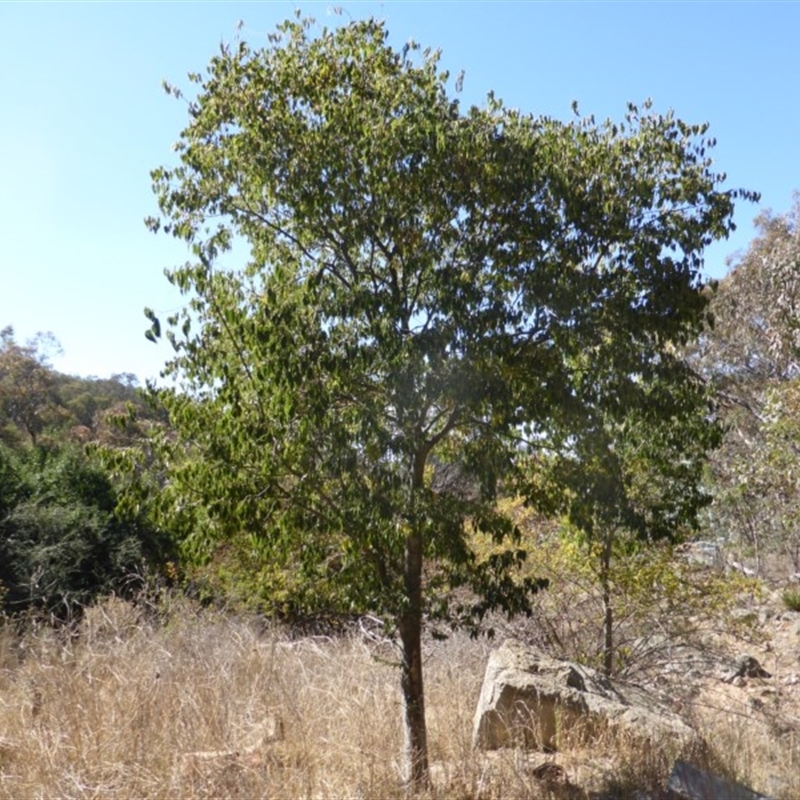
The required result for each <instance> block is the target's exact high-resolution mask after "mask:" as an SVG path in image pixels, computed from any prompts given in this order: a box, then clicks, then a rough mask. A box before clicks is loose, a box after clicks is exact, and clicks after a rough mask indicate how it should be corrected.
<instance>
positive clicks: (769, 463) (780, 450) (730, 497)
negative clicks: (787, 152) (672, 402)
mask: <svg viewBox="0 0 800 800" xmlns="http://www.w3.org/2000/svg"><path fill="white" fill-rule="evenodd" d="M756 224H757V227H758V235H757V236H756V238H755V239H754V240H753V242H752V243H751V244H750V246H749V247H748V249H747V250H746V251H745V252H744V253H743V254H740V255H739V256H738V257H737V258H736V259H734V260H732V261H731V262H730V266H731V271H730V273H729V274H728V276H727V277H726V278H725V279H724V280H723V281H722V282H721V283H720V285H719V287H718V289H717V291H716V292H715V293H714V295H713V299H712V302H711V311H712V313H713V316H714V320H715V324H714V327H713V329H712V330H709V331H707V332H706V333H705V334H704V335H703V336H702V337H701V339H700V340H699V343H698V345H697V346H696V348H695V349H694V352H693V358H694V360H695V364H696V367H697V369H698V371H700V372H701V374H703V375H704V377H705V378H706V379H707V380H708V381H709V383H710V385H711V386H712V387H713V388H714V390H715V391H716V393H717V395H718V397H719V400H720V403H721V409H722V412H723V421H724V423H725V426H726V435H725V439H724V443H723V446H722V447H721V448H720V450H719V451H718V452H717V453H716V454H715V456H714V458H713V461H712V477H713V480H714V485H715V494H716V500H715V503H714V505H713V506H712V507H711V509H710V515H711V519H710V521H711V524H712V525H714V526H715V527H716V528H717V529H718V530H720V531H722V532H723V533H724V534H726V535H727V536H728V537H729V538H731V539H733V540H736V539H738V540H740V541H742V542H744V543H746V544H747V545H749V546H750V547H752V548H753V550H754V553H755V556H756V565H757V567H758V564H759V562H760V553H761V551H762V550H763V549H766V550H776V549H784V550H785V552H786V554H787V555H790V557H791V558H792V561H793V563H794V565H795V569H800V539H798V536H797V533H796V519H797V518H798V513H799V512H800V509H798V507H797V500H796V497H797V482H796V478H795V477H794V476H795V475H796V474H797V469H798V459H797V454H798V449H797V437H796V435H795V434H796V424H795V423H794V420H795V419H796V415H797V408H798V406H797V402H798V397H797V381H798V377H800V373H799V372H798V363H799V362H798V355H799V354H800V317H798V313H800V281H798V276H800V196H797V197H796V199H795V203H794V206H793V208H792V209H791V210H790V212H789V213H787V214H781V215H777V214H773V213H772V212H770V211H766V212H764V213H762V214H761V215H760V216H759V217H758V218H757V220H756Z"/></svg>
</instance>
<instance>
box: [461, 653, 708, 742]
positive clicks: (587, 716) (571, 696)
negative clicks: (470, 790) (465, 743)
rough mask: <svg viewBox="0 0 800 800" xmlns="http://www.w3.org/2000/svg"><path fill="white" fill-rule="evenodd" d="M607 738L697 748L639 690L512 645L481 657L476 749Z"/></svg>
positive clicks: (686, 730) (693, 738)
mask: <svg viewBox="0 0 800 800" xmlns="http://www.w3.org/2000/svg"><path fill="white" fill-rule="evenodd" d="M609 733H610V734H612V735H623V736H625V737H626V738H629V739H631V740H634V741H635V742H636V743H637V744H640V745H645V744H650V745H652V746H654V747H657V748H659V749H663V747H664V746H665V745H667V744H669V743H672V744H673V745H674V746H675V749H676V751H677V752H681V753H682V752H691V751H693V750H695V751H696V750H699V749H701V748H702V747H703V742H702V740H701V739H700V737H699V736H698V735H697V733H696V732H695V731H694V730H693V729H692V728H690V727H689V726H688V725H686V724H685V723H684V722H683V720H681V718H680V717H678V716H677V715H676V714H674V713H672V712H671V711H669V710H668V709H666V708H665V707H663V706H662V704H660V703H659V702H658V701H657V699H656V698H655V697H654V695H653V694H652V693H649V692H647V691H646V690H644V689H642V688H640V687H636V686H631V685H627V684H621V683H617V682H612V681H610V680H609V679H608V678H606V677H605V676H603V675H601V674H600V673H598V672H596V671H595V670H593V669H590V668H588V667H583V666H580V665H578V664H573V663H571V662H568V661H560V660H558V659H554V658H551V657H549V656H547V655H545V654H544V653H542V652H540V651H538V650H536V649H535V648H532V647H530V646H528V645H525V644H524V643H522V642H519V641H516V640H509V641H507V642H505V643H504V644H503V645H502V646H501V647H500V648H498V649H497V650H495V651H494V652H493V653H492V654H491V656H490V657H489V663H488V664H487V667H486V674H485V677H484V681H483V688H482V690H481V696H480V700H479V702H478V708H477V711H476V713H475V722H474V728H473V741H474V744H475V746H476V747H478V748H481V749H486V750H491V749H496V748H499V747H507V746H522V747H525V748H529V749H539V750H545V751H552V750H556V749H558V748H560V747H563V746H564V744H565V743H566V742H567V741H576V740H583V741H585V740H587V739H588V740H591V739H592V738H593V737H597V736H601V735H604V734H609Z"/></svg>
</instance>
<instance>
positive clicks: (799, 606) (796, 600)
mask: <svg viewBox="0 0 800 800" xmlns="http://www.w3.org/2000/svg"><path fill="white" fill-rule="evenodd" d="M781 599H782V600H783V604H784V605H785V606H786V608H788V609H789V610H790V611H800V591H798V590H797V589H786V590H785V591H784V593H783V594H782V595H781Z"/></svg>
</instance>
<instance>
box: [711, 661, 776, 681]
mask: <svg viewBox="0 0 800 800" xmlns="http://www.w3.org/2000/svg"><path fill="white" fill-rule="evenodd" d="M771 677H772V673H770V672H767V671H766V670H765V669H764V668H763V667H762V666H761V664H760V663H759V662H758V659H757V658H755V657H754V656H751V655H743V656H740V657H739V659H738V660H737V662H736V667H735V668H734V670H733V672H731V673H729V674H728V676H727V677H726V678H723V680H724V681H725V683H733V684H734V685H735V686H741V684H742V681H739V682H737V680H736V679H737V678H771Z"/></svg>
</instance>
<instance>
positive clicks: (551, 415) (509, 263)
mask: <svg viewBox="0 0 800 800" xmlns="http://www.w3.org/2000/svg"><path fill="white" fill-rule="evenodd" d="M311 24H312V23H311V22H309V21H297V22H287V23H285V24H283V25H282V26H279V30H278V31H277V32H276V33H275V34H273V35H271V37H270V45H269V47H268V48H267V49H264V50H252V49H251V48H250V47H248V45H247V44H246V43H244V42H240V43H238V44H237V45H236V46H234V47H230V48H229V47H223V48H222V51H221V53H220V55H218V56H217V57H215V58H214V59H212V61H211V63H210V65H209V68H208V71H207V73H206V74H205V75H200V74H195V75H191V76H190V80H191V81H192V82H193V83H194V84H196V85H197V86H198V95H197V97H196V98H195V99H193V100H191V101H190V102H189V106H188V110H189V123H188V125H187V127H186V129H185V130H184V131H183V132H182V134H181V138H180V141H179V142H178V144H177V146H176V150H177V152H178V156H179V159H180V163H179V165H178V166H176V167H173V168H160V169H157V170H155V171H154V172H153V180H154V189H155V192H156V194H157V196H158V200H159V205H160V209H161V217H159V218H152V219H150V220H149V225H150V227H151V228H152V229H153V230H159V229H163V230H164V231H166V232H167V233H169V234H171V235H173V236H176V237H177V238H179V239H181V240H183V241H185V242H186V243H187V244H188V245H189V246H190V247H191V251H192V253H193V257H194V261H193V262H191V263H189V264H187V265H185V266H183V267H178V268H176V269H174V270H171V271H170V272H169V273H168V275H169V278H170V280H171V281H172V282H173V283H174V284H175V285H176V286H178V287H179V289H180V290H181V291H182V292H184V293H186V294H187V295H190V297H191V299H190V301H189V305H188V307H187V308H186V310H185V311H184V312H183V313H179V314H176V315H175V316H173V317H171V318H170V319H169V320H167V323H166V325H165V326H164V328H163V330H162V325H161V321H160V320H159V319H157V318H156V316H155V315H154V314H153V312H151V311H148V312H147V313H148V316H149V318H150V320H151V322H152V328H151V330H150V331H149V336H150V337H151V338H152V339H158V338H159V336H160V335H161V334H162V332H163V333H164V334H165V335H166V337H167V338H168V339H169V340H170V341H171V343H172V344H173V347H174V348H175V351H176V352H175V356H174V358H173V360H172V361H171V362H170V363H169V364H168V366H167V368H166V375H167V376H171V377H173V378H175V379H176V380H178V381H179V388H163V389H161V390H159V391H158V392H157V394H158V397H159V399H160V400H161V401H162V402H163V403H164V405H165V406H166V408H167V409H168V411H169V414H170V421H171V424H172V425H174V426H175V428H176V430H177V431H178V433H179V435H180V440H179V441H172V442H170V441H168V440H166V439H164V438H162V439H161V442H160V444H161V445H162V447H163V448H164V458H165V463H166V464H168V479H167V480H166V482H165V484H164V487H165V490H164V491H161V492H160V493H159V495H158V497H157V498H156V506H155V507H156V509H157V510H160V512H161V513H163V514H164V515H165V517H166V518H170V517H174V515H176V514H177V515H178V517H179V518H180V519H181V520H182V524H184V523H185V524H186V526H187V527H191V521H192V519H193V515H196V519H197V522H198V523H199V530H200V531H201V532H202V534H201V535H202V536H203V537H206V536H208V537H217V538H220V537H221V538H226V537H234V538H235V537H241V536H245V537H250V538H251V540H252V542H253V543H254V545H256V544H257V545H258V546H259V547H261V548H262V549H263V551H264V552H265V553H267V554H268V555H269V557H270V558H271V559H274V561H275V562H276V563H278V564H281V563H287V562H289V563H291V564H292V565H293V568H295V569H296V570H298V571H299V574H300V575H302V577H303V580H304V581H307V582H308V583H309V585H311V586H314V585H318V584H324V583H328V582H330V578H331V574H332V573H333V575H334V576H335V578H336V584H337V586H338V587H339V592H340V597H341V601H342V602H343V603H351V604H354V605H355V607H358V608H361V607H365V606H367V607H369V608H371V609H372V610H373V611H374V612H375V613H379V614H381V615H384V616H385V617H386V618H388V619H389V620H391V621H393V623H394V624H395V625H396V628H397V631H398V633H399V636H400V640H401V643H402V649H403V661H402V669H401V682H402V688H403V695H404V701H405V720H406V731H407V735H408V738H407V745H408V747H407V765H408V768H409V777H410V779H411V782H412V784H413V785H414V786H417V787H418V786H419V785H421V784H422V783H424V782H425V781H426V780H427V748H426V744H425V724H424V702H423V691H422V667H421V658H422V655H421V647H420V630H421V625H422V621H423V619H424V618H433V619H436V618H443V619H448V620H450V621H452V622H453V623H454V624H455V625H460V624H463V625H468V626H470V627H473V628H477V626H478V625H479V623H480V621H481V619H482V617H483V616H484V614H485V613H486V612H487V611H489V610H491V609H494V608H499V609H503V610H505V611H508V612H511V613H513V612H522V611H527V610H529V609H530V595H531V592H532V591H534V590H535V589H536V588H537V587H538V585H539V584H538V583H537V582H536V580H535V579H532V578H527V579H519V580H515V579H514V575H513V571H514V568H516V567H518V566H519V565H520V564H522V563H523V561H524V558H525V552H524V550H523V549H522V548H520V547H519V546H517V545H515V544H514V543H516V542H518V540H519V532H518V530H517V529H516V528H515V526H514V524H513V521H512V520H511V519H510V518H509V517H507V516H506V515H503V514H502V513H499V512H498V511H497V508H496V504H495V500H496V497H497V490H498V486H500V485H505V486H506V487H507V488H510V489H511V490H519V491H522V492H524V493H526V494H528V495H530V497H531V499H532V501H533V502H542V503H543V504H545V505H546V504H547V502H549V500H548V498H546V497H544V496H542V495H541V494H537V488H536V484H535V481H534V482H531V479H530V475H531V472H530V470H531V468H532V467H533V466H535V459H536V454H537V453H538V452H540V451H542V449H543V448H549V449H553V448H557V449H559V451H560V449H561V448H566V447H568V446H569V442H570V436H571V434H572V432H574V431H575V430H576V429H577V428H579V427H580V426H581V425H586V418H587V415H589V416H590V410H591V408H592V407H593V406H594V404H596V403H597V402H598V399H599V398H601V397H605V398H607V400H608V403H610V404H613V403H616V404H617V406H618V409H619V413H618V415H617V417H618V418H619V419H624V418H625V416H626V410H629V409H641V408H644V407H646V405H647V404H648V403H649V402H651V400H652V398H651V397H648V393H647V390H646V387H648V386H650V385H652V384H653V382H654V381H655V382H658V380H659V379H663V380H662V382H661V383H660V384H659V386H660V391H661V392H663V393H664V395H665V397H667V398H668V397H669V396H670V395H671V394H672V392H673V391H675V392H676V393H680V391H682V383H683V378H682V377H681V375H680V373H679V370H677V369H676V363H677V356H676V355H674V348H675V345H676V343H683V342H685V340H686V339H687V337H689V336H690V335H691V334H692V333H693V332H695V331H697V330H698V329H699V328H700V326H701V325H702V322H703V319H704V312H705V305H706V300H705V298H704V296H703V294H702V293H701V292H700V291H699V286H700V284H699V271H700V269H701V267H702V249H703V247H704V246H706V245H707V244H709V243H710V242H712V241H713V240H715V239H718V238H721V237H724V236H725V235H727V233H728V231H729V230H730V227H731V224H732V223H731V215H732V211H733V200H734V198H735V196H736V194H737V193H736V192H723V191H720V190H719V189H718V185H719V183H720V182H721V180H722V179H723V176H720V175H717V174H715V173H713V172H712V171H711V160H710V158H709V157H708V156H707V155H706V151H707V149H708V148H710V147H712V146H713V141H710V140H708V139H706V138H705V133H706V129H707V126H705V125H688V124H686V123H684V122H682V121H680V120H676V119H675V118H674V117H673V116H672V115H667V116H662V115H656V114H652V113H650V107H649V105H646V106H645V107H644V108H643V109H642V110H641V111H640V110H639V109H638V108H637V107H635V106H633V105H631V106H630V108H629V113H628V115H627V116H626V118H625V121H624V122H622V123H612V122H610V121H609V122H606V123H603V124H601V125H598V124H596V123H595V121H594V120H593V119H591V118H590V119H577V118H576V119H575V120H574V121H572V122H570V123H562V122H559V121H556V120H553V119H549V118H546V117H532V116H528V115H524V114H521V113H519V112H517V111H514V110H509V109H506V108H504V106H503V105H502V103H501V102H500V101H499V100H497V99H496V98H495V97H494V96H493V95H490V96H489V99H488V102H487V104H486V106H485V107H484V108H477V107H473V108H470V109H469V110H467V111H466V112H462V110H461V108H460V106H459V103H458V102H457V100H454V99H451V98H450V97H449V96H448V92H447V81H448V75H447V74H446V73H442V72H440V69H439V66H438V54H433V53H430V52H429V51H425V52H424V53H422V54H420V52H419V48H418V47H417V46H416V45H408V46H407V47H405V48H404V49H403V50H402V52H396V51H394V50H393V49H392V48H391V47H390V46H389V45H388V43H387V32H386V30H385V28H384V27H383V25H382V24H380V23H377V22H374V21H366V22H355V23H352V24H350V25H347V26H343V27H341V28H339V29H337V30H335V31H328V30H324V31H322V32H321V33H320V34H319V35H318V36H316V37H314V36H313V35H312V34H311ZM168 89H169V91H171V92H172V93H173V94H175V95H176V96H180V95H181V93H180V91H179V90H177V89H173V88H171V87H168ZM745 195H746V196H749V195H748V194H747V193H745ZM239 240H244V241H245V242H246V243H247V245H248V246H249V250H250V259H249V262H248V263H247V264H246V265H245V266H244V267H242V268H241V269H238V270H234V269H221V268H220V267H219V263H220V259H221V258H223V257H224V256H225V254H226V253H227V252H228V251H229V250H230V249H231V247H232V245H233V242H234V241H239ZM580 354H588V355H589V357H590V358H592V359H593V360H595V361H596V362H597V363H598V364H602V366H603V370H604V374H603V382H602V387H603V391H602V393H599V392H598V391H597V387H596V385H595V384H594V383H593V381H592V380H591V377H590V374H589V373H588V372H587V371H586V370H585V369H578V368H576V367H575V364H576V360H577V359H578V358H579V355H580ZM643 379H644V380H643ZM673 380H675V381H677V385H675V386H673ZM435 463H450V464H455V465H458V467H459V468H460V469H462V470H464V471H465V473H467V474H469V475H470V476H471V478H472V484H473V486H474V487H475V491H473V492H471V493H470V494H469V495H466V494H463V493H462V494H458V493H453V492H449V491H436V490H435V488H434V486H433V484H432V483H431V481H430V479H429V477H428V476H429V475H430V469H429V468H430V467H431V466H433V465H434V464H435ZM474 531H478V532H481V533H483V534H485V535H488V536H489V537H491V538H492V539H494V540H496V541H498V542H499V541H502V540H509V541H510V542H511V543H512V547H511V548H510V549H507V550H503V551H501V552H497V553H494V554H492V555H491V556H490V557H489V558H487V559H485V560H480V559H477V558H476V557H475V553H474V552H473V550H472V548H471V545H470V542H471V535H472V533H473V532H474ZM426 563H427V564H429V568H428V569H426V570H423V565H424V564H426ZM464 588H468V589H469V590H470V593H469V594H466V593H465V592H464V591H459V592H457V593H456V594H455V595H451V590H452V589H462V590H463V589H464ZM465 597H473V598H475V599H474V600H470V601H466V602H465V601H464V598H465Z"/></svg>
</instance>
